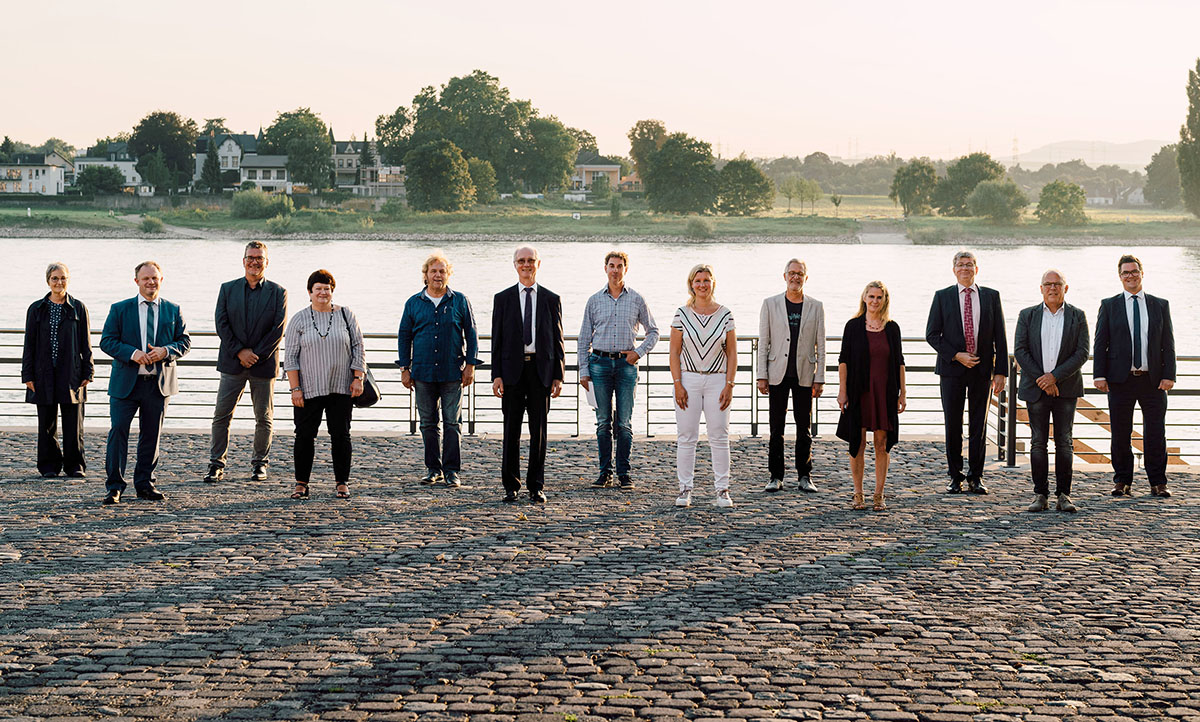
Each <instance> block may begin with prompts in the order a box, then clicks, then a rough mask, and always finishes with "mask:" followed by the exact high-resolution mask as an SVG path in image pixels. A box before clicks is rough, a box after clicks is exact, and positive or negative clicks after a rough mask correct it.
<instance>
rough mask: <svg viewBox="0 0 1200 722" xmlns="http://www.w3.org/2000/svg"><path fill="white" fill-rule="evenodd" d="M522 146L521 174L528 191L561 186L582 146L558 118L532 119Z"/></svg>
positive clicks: (539, 190) (565, 180)
mask: <svg viewBox="0 0 1200 722" xmlns="http://www.w3.org/2000/svg"><path fill="white" fill-rule="evenodd" d="M521 145H522V147H521V160H520V162H521V171H520V177H521V179H522V180H523V181H524V182H525V187H526V188H527V189H528V190H529V191H531V192H533V193H544V192H546V191H547V190H549V189H550V188H552V187H561V186H562V185H563V184H565V183H566V182H567V179H568V178H570V177H571V170H572V169H573V168H574V167H575V156H576V154H577V153H578V152H579V145H578V142H577V141H576V140H575V138H574V136H572V135H571V134H570V133H569V132H568V131H567V128H566V126H564V125H563V124H562V123H560V122H558V120H556V119H554V118H533V119H532V120H530V121H529V124H528V125H527V126H526V128H525V133H524V142H523V143H522V144H521Z"/></svg>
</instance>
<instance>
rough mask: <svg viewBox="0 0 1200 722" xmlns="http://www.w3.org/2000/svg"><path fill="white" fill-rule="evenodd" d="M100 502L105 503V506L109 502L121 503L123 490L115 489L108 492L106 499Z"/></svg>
mask: <svg viewBox="0 0 1200 722" xmlns="http://www.w3.org/2000/svg"><path fill="white" fill-rule="evenodd" d="M100 503H101V504H104V505H105V506H107V505H109V504H120V503H121V492H120V491H119V490H117V489H113V490H112V491H110V492H108V496H105V497H104V501H102V502H100Z"/></svg>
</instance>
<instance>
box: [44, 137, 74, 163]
mask: <svg viewBox="0 0 1200 722" xmlns="http://www.w3.org/2000/svg"><path fill="white" fill-rule="evenodd" d="M56 151H57V152H59V153H62V154H63V155H64V156H66V157H67V158H73V157H74V156H75V146H73V145H71V144H70V143H68V142H67V141H65V140H63V139H62V138H47V139H46V142H45V143H42V144H41V145H39V146H38V147H37V148H34V152H35V153H43V154H48V153H54V152H56Z"/></svg>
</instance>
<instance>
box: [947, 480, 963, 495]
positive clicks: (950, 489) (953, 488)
mask: <svg viewBox="0 0 1200 722" xmlns="http://www.w3.org/2000/svg"><path fill="white" fill-rule="evenodd" d="M946 493H947V494H961V493H962V479H951V480H950V485H949V486H947V487H946Z"/></svg>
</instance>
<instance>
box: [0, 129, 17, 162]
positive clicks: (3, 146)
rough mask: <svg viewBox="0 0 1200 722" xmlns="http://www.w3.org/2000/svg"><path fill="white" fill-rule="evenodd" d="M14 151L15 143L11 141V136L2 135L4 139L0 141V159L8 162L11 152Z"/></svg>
mask: <svg viewBox="0 0 1200 722" xmlns="http://www.w3.org/2000/svg"><path fill="white" fill-rule="evenodd" d="M15 152H16V145H15V144H14V143H13V142H12V138H9V137H8V136H7V135H6V136H4V141H3V142H0V161H3V162H6V163H7V162H8V160H9V158H11V157H12V154H13V153H15Z"/></svg>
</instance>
